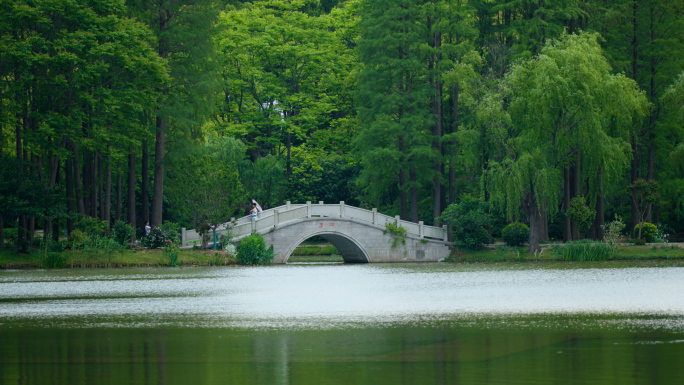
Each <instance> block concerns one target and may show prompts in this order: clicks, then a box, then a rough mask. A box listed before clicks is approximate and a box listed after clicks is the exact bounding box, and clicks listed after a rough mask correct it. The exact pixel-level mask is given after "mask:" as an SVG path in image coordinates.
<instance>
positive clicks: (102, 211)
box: [97, 155, 107, 221]
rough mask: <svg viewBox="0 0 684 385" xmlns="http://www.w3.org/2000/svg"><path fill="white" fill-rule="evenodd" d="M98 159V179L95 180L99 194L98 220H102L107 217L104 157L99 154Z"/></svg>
mask: <svg viewBox="0 0 684 385" xmlns="http://www.w3.org/2000/svg"><path fill="white" fill-rule="evenodd" d="M99 158H100V160H99V166H100V167H99V168H98V171H97V172H98V175H99V176H98V180H97V186H98V190H97V191H98V194H99V198H100V200H99V202H100V204H99V207H100V220H101V221H104V220H106V219H105V218H106V217H107V213H106V212H105V164H104V158H102V156H101V155H100V157H99Z"/></svg>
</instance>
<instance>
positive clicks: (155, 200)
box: [150, 116, 166, 226]
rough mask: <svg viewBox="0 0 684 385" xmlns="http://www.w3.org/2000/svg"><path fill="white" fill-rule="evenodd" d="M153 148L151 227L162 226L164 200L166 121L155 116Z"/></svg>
mask: <svg viewBox="0 0 684 385" xmlns="http://www.w3.org/2000/svg"><path fill="white" fill-rule="evenodd" d="M156 139H157V140H156V142H155V146H154V191H153V193H152V220H151V221H150V223H151V224H152V226H160V225H161V224H162V203H163V200H164V149H165V146H166V145H165V141H166V119H162V117H161V116H157V138H156Z"/></svg>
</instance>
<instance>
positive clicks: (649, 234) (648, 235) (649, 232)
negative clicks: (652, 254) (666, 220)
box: [634, 222, 658, 242]
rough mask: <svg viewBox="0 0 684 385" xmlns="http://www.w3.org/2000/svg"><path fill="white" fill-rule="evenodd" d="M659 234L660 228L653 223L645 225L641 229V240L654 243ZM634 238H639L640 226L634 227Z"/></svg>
mask: <svg viewBox="0 0 684 385" xmlns="http://www.w3.org/2000/svg"><path fill="white" fill-rule="evenodd" d="M657 233H658V228H657V227H656V225H654V224H653V223H648V222H645V223H644V227H643V228H642V229H641V239H643V240H644V241H646V242H653V240H654V239H655V237H656V234H657ZM634 236H635V237H638V236H639V225H636V226H634Z"/></svg>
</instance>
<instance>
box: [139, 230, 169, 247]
mask: <svg viewBox="0 0 684 385" xmlns="http://www.w3.org/2000/svg"><path fill="white" fill-rule="evenodd" d="M164 241H166V234H164V231H162V229H160V228H159V227H153V228H152V230H150V233H149V234H147V235H145V236H144V237H143V239H142V240H141V241H140V243H141V244H142V245H143V246H144V247H147V248H148V249H157V248H160V247H162V246H163V245H164Z"/></svg>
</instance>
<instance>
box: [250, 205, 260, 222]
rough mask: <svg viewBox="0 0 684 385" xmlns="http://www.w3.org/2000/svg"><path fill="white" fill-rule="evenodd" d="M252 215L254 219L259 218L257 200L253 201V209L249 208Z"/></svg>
mask: <svg viewBox="0 0 684 385" xmlns="http://www.w3.org/2000/svg"><path fill="white" fill-rule="evenodd" d="M249 213H250V215H252V218H254V219H259V216H258V215H257V213H258V210H257V204H256V203H255V202H253V203H252V209H251V210H249Z"/></svg>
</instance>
